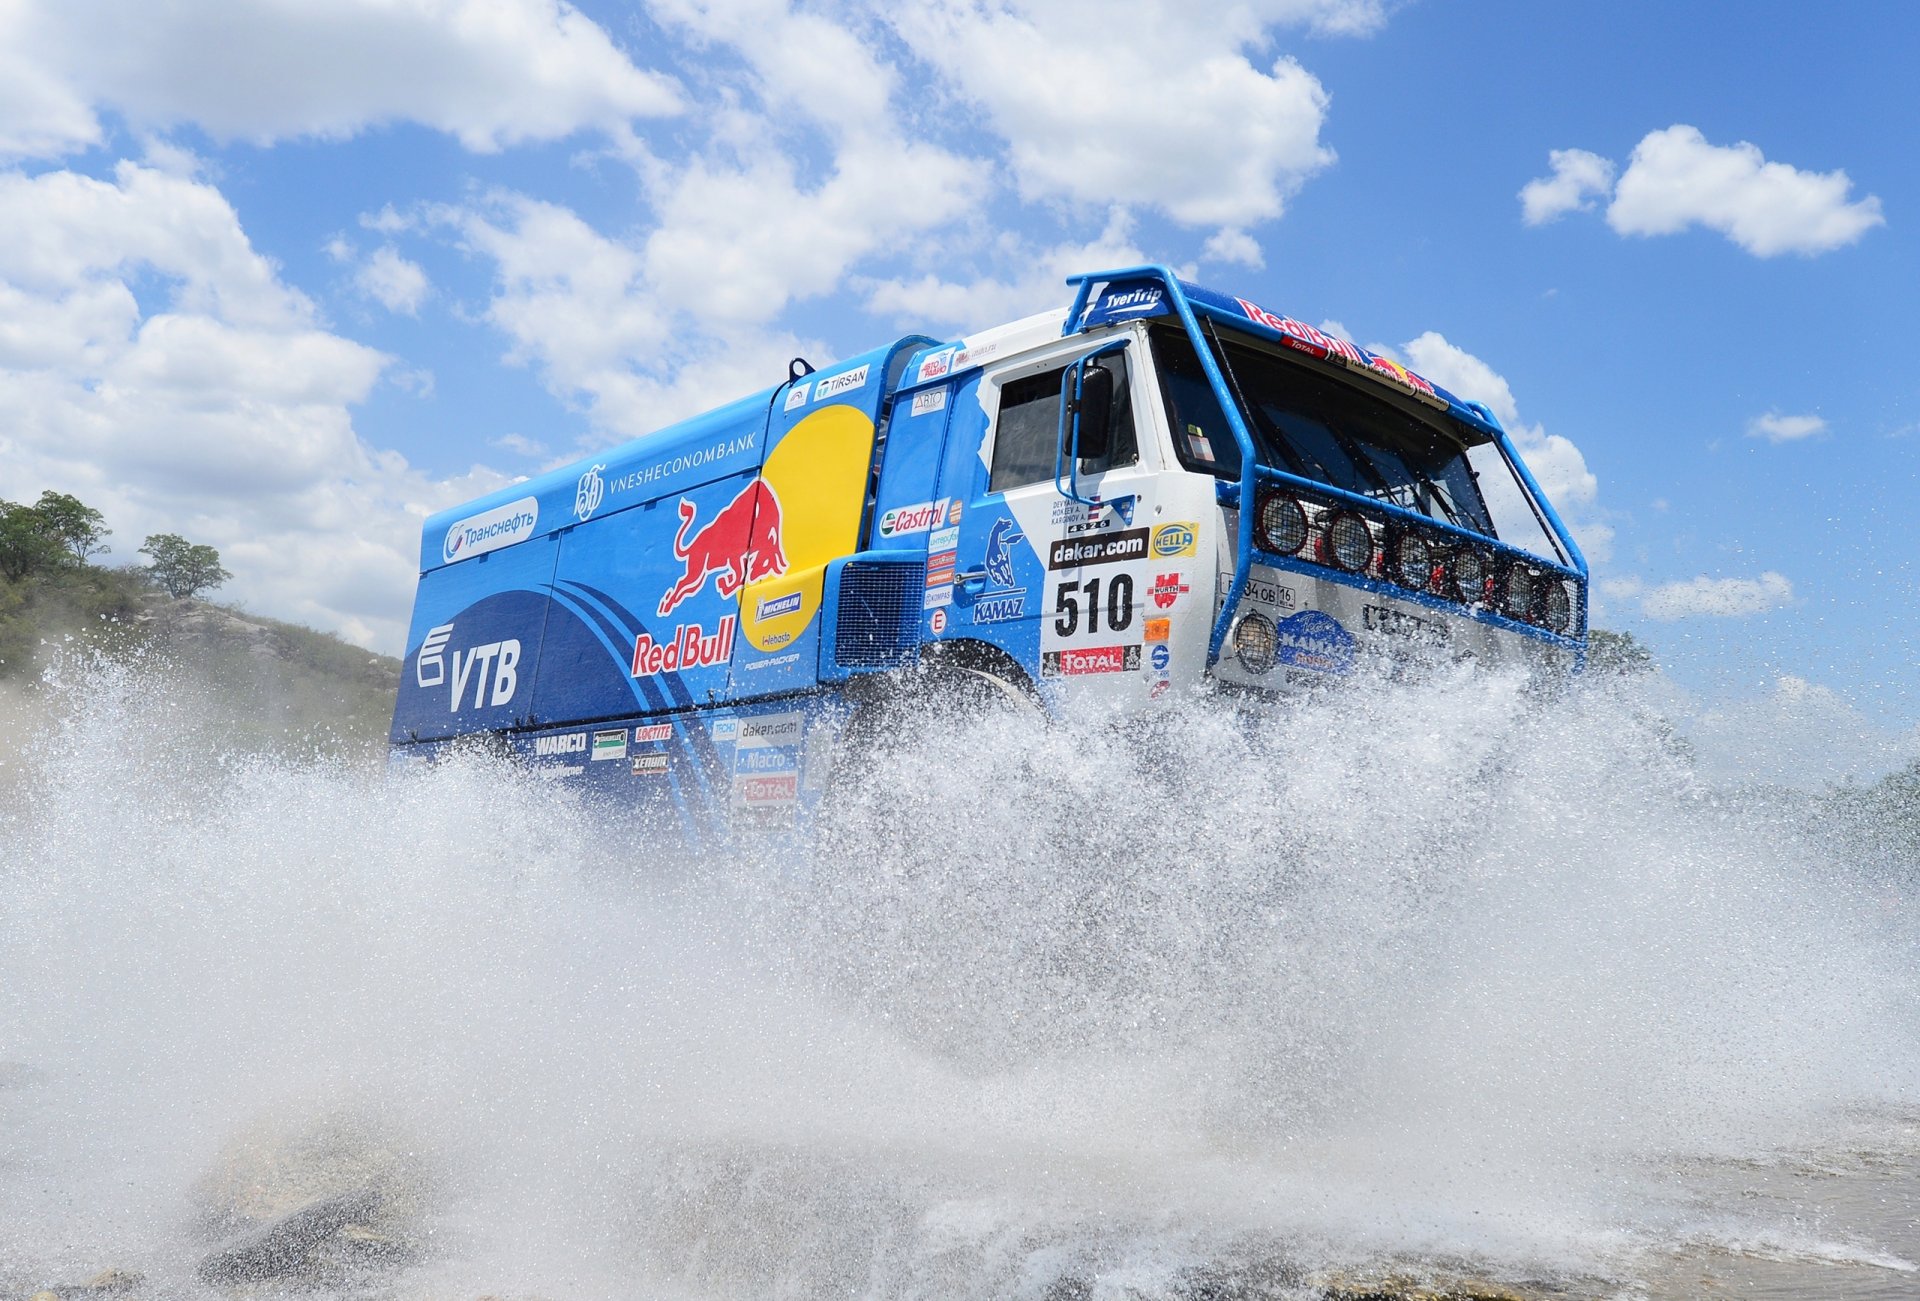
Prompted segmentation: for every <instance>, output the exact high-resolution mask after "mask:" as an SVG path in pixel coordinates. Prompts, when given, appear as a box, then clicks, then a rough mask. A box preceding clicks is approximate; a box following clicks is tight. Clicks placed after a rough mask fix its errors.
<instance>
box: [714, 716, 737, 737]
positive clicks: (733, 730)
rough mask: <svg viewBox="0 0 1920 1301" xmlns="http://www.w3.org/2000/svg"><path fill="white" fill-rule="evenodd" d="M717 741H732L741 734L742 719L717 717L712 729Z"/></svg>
mask: <svg viewBox="0 0 1920 1301" xmlns="http://www.w3.org/2000/svg"><path fill="white" fill-rule="evenodd" d="M710 730H711V731H712V733H713V739H714V740H715V741H731V740H733V739H734V737H736V736H737V735H739V732H740V720H739V719H737V718H716V719H714V720H713V724H712V727H711V729H710Z"/></svg>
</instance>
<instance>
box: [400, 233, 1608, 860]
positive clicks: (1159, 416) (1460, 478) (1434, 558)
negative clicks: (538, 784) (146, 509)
mask: <svg viewBox="0 0 1920 1301" xmlns="http://www.w3.org/2000/svg"><path fill="white" fill-rule="evenodd" d="M1067 283H1068V284H1069V285H1073V286H1077V293H1076V296H1075V298H1074V301H1073V304H1072V306H1071V307H1070V308H1068V309H1067V310H1066V311H1065V312H1060V311H1054V312H1050V313H1047V314H1045V315H1041V316H1036V317H1032V318H1029V319H1027V320H1023V321H1017V322H1015V323H1013V324H1011V325H1005V326H1001V327H999V328H996V329H991V330H986V331H983V332H981V333H978V334H971V335H968V336H966V337H965V338H962V339H958V340H951V341H947V342H938V341H935V340H933V339H929V338H925V337H921V336H917V335H915V336H909V337H907V338H903V339H899V340H897V341H895V342H893V343H890V344H888V345H886V346H885V347H882V348H878V349H876V350H874V351H872V352H869V353H866V354H863V355H861V356H858V357H854V358H852V359H850V360H848V361H845V362H843V363H841V364H839V365H837V366H833V367H830V368H827V369H823V370H818V371H815V370H814V369H813V368H811V367H809V366H808V365H807V364H806V363H805V362H802V361H798V360H796V361H795V362H794V363H793V365H792V366H791V367H790V368H789V375H788V377H787V379H786V381H785V382H784V383H781V384H779V385H777V386H775V387H774V388H771V389H768V390H766V391H764V392H761V393H756V394H754V395H753V396H751V397H747V398H742V399H741V400H739V401H737V402H734V403H732V404H730V405H727V406H723V407H720V408H718V409H717V410H714V411H711V412H709V413H707V414H705V415H701V416H697V417H695V418H693V419H691V420H687V421H685V422H683V423H681V424H678V425H674V426H672V427H670V428H667V429H663V430H661V431H659V432H657V433H654V434H650V435H647V436H646V437H644V438H639V439H636V440H634V441H632V442H629V443H626V444H624V445H623V446H621V447H618V448H616V449H613V450H611V451H609V452H607V453H605V454H604V455H601V456H597V457H594V458H591V459H589V460H586V461H583V462H581V463H579V464H576V465H572V466H568V467H566V468H565V469H562V470H558V471H555V472H552V473H550V474H546V475H543V476H541V477H540V478H537V479H534V480H532V481H530V482H526V483H522V484H518V485H515V486H513V487H510V488H506V489H503V490H501V491H499V492H496V493H494V494H492V495H491V496H488V497H483V498H481V499H480V500H478V501H474V502H470V503H468V504H467V505H465V506H461V507H458V508H456V509H454V510H451V511H447V512H443V513H441V514H439V515H436V516H434V517H433V518H431V519H429V520H428V521H427V523H426V527H425V532H424V538H423V542H422V551H421V557H420V587H419V592H418V595H417V597H416V599H415V604H414V611H413V622H412V628H411V631H410V633H409V635H408V642H407V656H406V661H405V664H404V667H403V672H402V679H401V687H400V693H399V697H398V700H397V702H396V705H395V709H394V719H393V731H392V743H393V747H394V754H395V757H396V759H406V758H428V757H433V756H435V755H437V754H440V753H443V752H444V751H445V750H446V749H447V748H448V747H450V746H454V745H457V744H459V743H462V742H470V741H471V740H472V739H473V738H476V737H481V738H484V739H485V740H486V742H487V743H488V744H490V745H491V746H492V747H494V748H496V749H505V750H508V751H511V752H512V753H514V754H517V755H519V756H522V757H524V758H525V759H527V760H528V761H530V762H533V763H537V764H540V765H545V766H549V767H550V768H551V769H552V770H553V771H554V773H555V774H556V775H557V776H560V777H564V778H565V779H567V780H571V781H575V782H579V783H582V784H584V785H586V786H588V787H590V788H592V789H594V790H595V791H597V792H599V793H601V794H604V795H608V796H611V797H613V798H616V799H618V800H620V801H622V802H624V803H626V804H629V805H633V806H637V807H641V808H655V809H657V810H658V811H659V812H661V813H663V814H664V813H667V812H668V811H671V812H672V813H673V814H675V815H677V816H678V817H680V818H681V819H682V820H683V821H684V823H685V826H686V829H687V831H688V832H689V833H690V834H692V835H694V836H696V837H698V836H702V835H704V834H706V833H707V832H708V831H709V830H711V829H712V828H715V827H719V828H722V829H725V828H727V827H729V826H738V825H741V824H743V823H746V824H753V825H759V824H765V823H769V822H771V823H774V824H780V823H784V822H790V821H792V820H793V818H794V817H796V816H798V815H802V814H804V813H805V812H806V811H807V810H809V809H811V808H812V807H813V805H814V804H815V803H816V802H817V801H818V800H819V798H820V794H821V792H822V791H823V790H824V789H825V786H826V776H827V772H826V770H827V768H828V767H829V765H830V764H831V762H832V755H833V752H834V749H835V737H836V734H837V731H838V729H840V728H841V727H843V726H844V725H845V724H846V721H847V719H848V718H849V716H850V715H851V714H857V709H858V707H859V706H860V705H861V704H862V702H870V701H872V700H874V699H875V698H876V697H881V696H884V694H885V692H886V690H887V687H888V684H889V683H892V682H896V681H900V680H901V679H902V678H903V677H906V676H912V677H914V678H915V679H916V680H917V681H918V682H919V683H920V685H921V687H922V688H923V689H924V687H925V685H926V683H927V681H928V678H929V674H931V675H932V681H933V682H934V684H935V685H936V687H937V684H938V683H939V682H940V681H941V680H942V678H943V676H945V677H948V678H951V680H953V681H954V682H955V683H956V684H958V683H960V682H961V681H963V680H964V681H965V682H967V683H969V684H971V685H973V686H974V687H976V688H977V686H978V684H980V683H982V682H986V683H990V684H992V685H993V687H994V688H995V689H997V690H1000V691H1004V692H1006V693H1007V694H1009V695H1010V696H1016V697H1019V698H1022V699H1028V700H1031V701H1033V702H1035V704H1036V705H1037V706H1038V707H1042V708H1053V707H1057V706H1058V705H1060V704H1061V703H1062V701H1063V700H1064V698H1065V697H1066V696H1067V695H1069V694H1073V695H1079V696H1083V697H1089V696H1090V697H1092V698H1094V699H1095V700H1096V701H1101V702H1104V703H1106V704H1107V705H1108V706H1110V707H1112V708H1114V709H1117V710H1143V711H1144V710H1153V709H1155V708H1159V707H1163V706H1164V703H1165V702H1167V701H1169V700H1170V699H1171V698H1173V697H1175V696H1178V695H1179V694H1181V693H1182V692H1183V691H1186V690H1190V689H1192V688H1194V687H1195V686H1196V685H1198V684H1214V685H1224V686H1230V687H1233V688H1239V689H1245V690H1251V691H1257V692H1281V691H1287V690H1289V689H1294V688H1298V687H1300V686H1302V685H1304V684H1308V683H1311V682H1315V681H1322V680H1327V679H1332V678H1338V677H1340V676H1341V675H1345V674H1349V673H1352V672H1355V671H1356V670H1357V669H1358V668H1360V666H1362V665H1365V664H1367V663H1371V662H1375V661H1376V660H1377V661H1378V662H1382V663H1389V662H1392V658H1391V654H1392V652H1394V651H1396V650H1398V649H1401V648H1412V647H1418V648H1420V650H1421V652H1422V653H1423V654H1440V655H1452V656H1456V657H1469V656H1470V657H1473V658H1476V659H1478V660H1480V661H1482V662H1493V663H1499V662H1515V661H1520V662H1524V663H1527V664H1529V665H1538V664H1541V663H1548V664H1561V665H1566V666H1569V667H1571V666H1574V665H1576V664H1577V663H1578V662H1579V661H1580V660H1581V659H1582V657H1583V655H1584V649H1585V641H1586V632H1585V611H1586V599H1585V597H1586V587H1587V568H1586V562H1585V560H1584V559H1583V558H1582V557H1581V554H1580V551H1579V548H1578V547H1577V546H1576V545H1575V544H1574V541H1573V538H1572V537H1571V535H1570V534H1569V533H1568V531H1567V529H1566V528H1565V526H1564V525H1563V524H1562V523H1561V521H1560V519H1559V517H1558V516H1557V515H1556V514H1555V513H1554V509H1553V506H1552V504H1551V503H1549V502H1548V501H1547V499H1546V497H1545V496H1544V494H1542V493H1541V491H1540V489H1539V486H1538V485H1537V484H1536V483H1535V482H1534V479H1533V476H1532V475H1531V474H1530V473H1529V471H1528V469H1527V467H1526V465H1525V464H1524V462H1522V460H1521V458H1520V456H1519V455H1518V453H1517V452H1516V451H1515V450H1514V447H1513V445H1512V443H1511V442H1510V440H1509V439H1508V437H1507V435H1506V433H1505V432H1504V431H1503V430H1502V428H1501V427H1500V424H1499V422H1498V421H1497V420H1495V419H1494V417H1493V414H1492V413H1491V412H1490V411H1489V410H1488V409H1487V408H1486V407H1484V406H1482V405H1480V404H1479V403H1476V402H1468V401H1463V400H1462V399H1460V398H1457V397H1455V396H1454V395H1453V394H1451V393H1449V392H1447V391H1446V390H1445V389H1443V388H1441V387H1440V386H1438V385H1436V384H1434V383H1431V382H1430V381H1428V380H1426V379H1424V378H1422V377H1421V376H1419V375H1417V374H1415V373H1414V372H1412V371H1410V370H1408V369H1407V368H1406V367H1404V366H1402V365H1400V364H1399V363H1397V362H1395V361H1393V360H1391V359H1389V358H1386V357H1383V356H1379V355H1377V354H1375V353H1372V352H1370V351H1368V350H1366V349H1364V348H1360V347H1356V346H1355V345H1354V344H1352V343H1349V342H1347V341H1346V340H1344V339H1339V338H1336V337H1334V336H1332V335H1330V334H1328V333H1325V332H1323V331H1321V330H1319V329H1316V328H1314V327H1312V326H1310V325H1305V324H1303V323H1301V322H1299V321H1296V320H1293V319H1291V318H1289V317H1286V316H1281V315H1277V314H1275V313H1274V312H1271V311H1268V310H1267V309H1266V308H1264V307H1260V306H1258V305H1256V304H1254V303H1252V302H1249V301H1248V300H1246V299H1243V298H1232V297H1227V296H1224V295H1221V294H1216V293H1213V292H1210V291H1208V290H1205V289H1200V288H1197V287H1195V286H1193V285H1189V284H1186V283H1183V282H1181V281H1180V280H1178V279H1176V278H1175V277H1174V275H1173V274H1172V273H1171V272H1170V271H1168V270H1167V269H1165V268H1164V267H1134V268H1129V269H1126V270H1118V271H1106V272H1101V273H1098V274H1092V275H1084V276H1076V277H1074V278H1073V279H1071V280H1069V281H1068V282H1067ZM1374 652H1383V654H1382V655H1380V656H1376V655H1375V654H1374Z"/></svg>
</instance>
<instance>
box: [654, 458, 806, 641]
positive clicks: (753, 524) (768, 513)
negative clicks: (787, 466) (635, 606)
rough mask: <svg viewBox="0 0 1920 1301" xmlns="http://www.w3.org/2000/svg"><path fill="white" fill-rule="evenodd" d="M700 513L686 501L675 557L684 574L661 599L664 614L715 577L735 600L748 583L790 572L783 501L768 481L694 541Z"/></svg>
mask: <svg viewBox="0 0 1920 1301" xmlns="http://www.w3.org/2000/svg"><path fill="white" fill-rule="evenodd" d="M697 514H698V509H697V508H696V507H695V506H694V504H693V503H692V502H691V501H688V500H687V499H686V498H685V497H682V498H681V499H680V529H679V531H678V532H677V533H675V534H674V536H673V555H674V558H675V559H676V560H678V561H679V562H680V564H681V574H680V577H679V579H678V580H676V581H675V582H674V584H673V586H672V587H670V588H668V589H667V594H666V595H665V596H663V597H661V598H660V606H659V610H658V613H660V614H661V615H667V614H671V613H672V612H673V608H674V607H675V606H676V605H679V604H680V603H681V602H682V601H685V600H686V599H687V598H689V597H691V596H693V595H694V594H695V593H696V592H698V591H699V590H700V589H701V588H702V587H705V586H706V583H707V578H708V576H709V575H712V574H718V575H720V577H719V578H718V579H717V580H716V581H715V582H714V587H715V588H717V589H718V590H719V592H720V595H722V596H732V595H733V594H734V593H736V592H738V591H739V590H740V589H741V588H743V587H745V586H746V585H747V584H748V583H757V582H759V581H760V580H761V579H763V578H778V577H779V576H780V575H781V574H784V573H786V572H787V553H786V552H785V551H783V550H781V547H780V497H779V495H778V494H777V493H775V492H774V490H773V485H772V484H770V483H768V482H767V481H766V480H765V479H755V480H754V481H753V482H752V483H750V484H748V485H747V486H746V487H744V488H742V489H741V490H740V493H739V495H738V496H736V497H735V498H734V499H733V500H732V501H730V502H728V503H727V504H726V505H725V506H722V507H721V508H720V510H719V512H718V513H717V514H715V515H714V517H713V518H712V519H710V520H708V521H707V523H706V525H705V526H704V527H702V528H701V529H700V531H699V532H697V533H695V534H694V535H693V536H692V537H691V538H689V537H688V536H687V530H688V529H690V528H692V527H693V521H694V518H695V516H696V515H697Z"/></svg>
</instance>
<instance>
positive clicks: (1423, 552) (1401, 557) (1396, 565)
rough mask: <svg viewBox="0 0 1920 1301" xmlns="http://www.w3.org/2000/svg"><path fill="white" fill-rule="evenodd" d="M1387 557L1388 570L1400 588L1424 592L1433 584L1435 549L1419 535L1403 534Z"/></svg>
mask: <svg viewBox="0 0 1920 1301" xmlns="http://www.w3.org/2000/svg"><path fill="white" fill-rule="evenodd" d="M1387 555H1388V563H1387V568H1388V569H1389V570H1390V571H1391V572H1392V574H1393V581H1394V582H1396V583H1398V584H1400V586H1402V587H1410V588H1412V589H1413V590H1414V591H1416V592H1424V591H1426V590H1427V588H1428V586H1430V585H1431V584H1432V582H1433V548H1432V547H1430V546H1428V545H1427V540H1426V539H1425V538H1423V537H1421V536H1420V535H1419V534H1418V533H1402V534H1401V535H1400V536H1399V537H1397V538H1395V539H1394V540H1393V547H1392V549H1391V550H1389V551H1388V553H1387Z"/></svg>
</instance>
